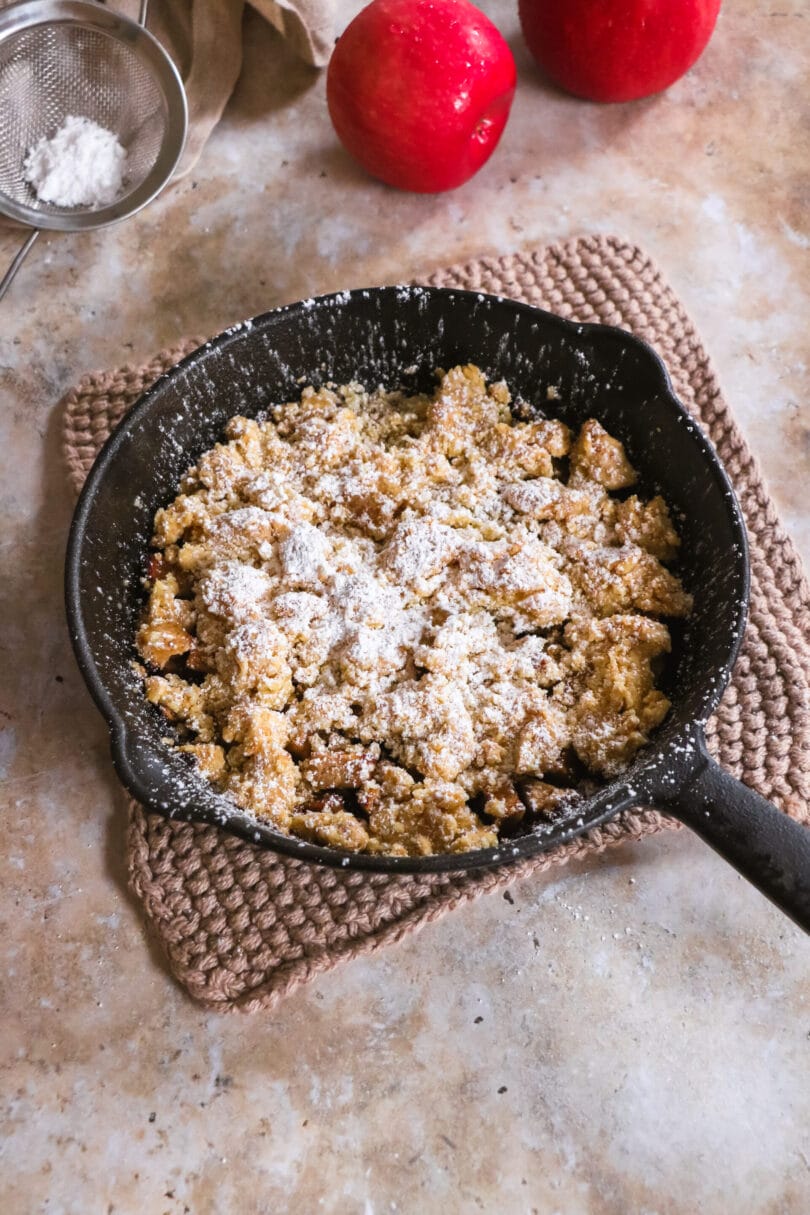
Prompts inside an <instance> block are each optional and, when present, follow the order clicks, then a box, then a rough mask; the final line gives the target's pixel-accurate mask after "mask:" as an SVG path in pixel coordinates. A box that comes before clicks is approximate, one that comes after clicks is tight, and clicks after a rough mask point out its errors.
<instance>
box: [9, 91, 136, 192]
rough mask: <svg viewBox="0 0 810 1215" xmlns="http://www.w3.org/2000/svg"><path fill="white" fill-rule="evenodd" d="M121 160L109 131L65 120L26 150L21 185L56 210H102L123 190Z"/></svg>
mask: <svg viewBox="0 0 810 1215" xmlns="http://www.w3.org/2000/svg"><path fill="white" fill-rule="evenodd" d="M126 160H127V154H126V151H125V150H124V148H123V147H122V146H121V144H120V143H119V142H118V140H117V139H116V137H115V135H114V134H113V132H112V131H108V130H107V129H106V127H102V126H99V124H98V123H97V122H93V120H92V119H91V118H78V117H77V116H76V115H75V114H69V115H68V116H67V117H66V118H65V120H64V122H63V123H62V125H61V126H60V127H59V129H58V130H57V131H56V132H55V133H54V134H53V135H51V136H45V135H43V137H42V138H41V139H40V140H39V142H38V143H36V144H34V146H33V147H32V148H31V149H30V150H29V152H28V155H27V156H26V158H25V163H24V165H23V171H24V174H25V180H26V181H27V182H28V183H29V185H31V186H32V187H33V189H34V191H35V193H36V195H37V197H38V198H39V199H40V200H41V201H42V202H48V203H52V204H53V206H56V207H104V206H107V205H108V204H109V203H112V202H115V200H116V198H118V197H119V196H120V195H121V193H122V190H123V186H124V173H125V170H126Z"/></svg>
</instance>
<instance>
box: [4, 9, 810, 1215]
mask: <svg viewBox="0 0 810 1215" xmlns="http://www.w3.org/2000/svg"><path fill="white" fill-rule="evenodd" d="M352 7H358V5H356V4H355V5H353V6H352ZM483 7H484V8H485V9H486V10H487V11H488V12H490V14H491V15H492V16H493V17H494V18H495V19H496V20H497V21H498V23H499V24H500V26H501V28H502V29H503V30H504V32H505V34H506V35H507V37H508V38H509V40H510V42H511V45H512V46H513V48H514V50H515V54H516V58H517V60H518V67H519V73H520V83H519V89H518V94H517V99H516V102H515V107H514V111H513V116H512V119H511V122H510V124H509V126H508V128H507V132H506V135H505V137H504V139H503V141H502V144H501V146H500V148H499V149H498V151H497V153H496V154H495V156H494V158H493V159H492V160H491V161H490V163H489V165H488V166H487V167H486V168H485V169H484V170H483V171H482V172H481V173H480V174H479V175H478V177H477V178H475V179H474V180H473V181H472V182H470V183H468V184H467V185H466V186H464V187H463V188H462V189H460V190H458V191H456V192H455V193H452V194H449V195H445V196H439V197H417V196H408V195H404V194H397V193H395V192H393V191H390V190H388V189H386V188H384V187H382V186H380V185H378V184H377V183H375V182H372V181H370V180H368V179H367V178H366V177H365V176H364V175H363V174H362V173H361V172H360V171H359V170H358V169H356V168H355V167H354V166H353V165H352V164H351V163H350V162H349V160H348V159H347V158H346V156H345V155H344V154H343V153H342V151H341V150H340V149H339V148H338V147H337V146H336V143H335V140H334V138H333V136H332V132H331V128H330V125H329V122H328V118H327V116H326V110H325V105H324V82H323V77H322V75H319V74H318V73H316V72H314V71H312V70H310V69H307V68H305V67H303V66H301V65H300V64H298V63H297V62H296V61H294V60H293V59H292V58H291V56H290V54H289V52H288V51H287V50H286V49H285V47H284V46H283V45H282V44H281V43H280V41H279V40H278V39H277V37H276V36H275V35H274V34H272V33H271V32H270V31H269V30H268V29H267V28H265V27H264V26H263V25H262V24H261V22H260V21H259V20H258V19H256V18H255V16H251V17H250V18H249V20H248V25H247V35H248V37H247V49H246V63H245V71H244V74H243V78H242V81H241V83H240V85H239V87H238V90H237V93H236V95H235V97H234V99H233V102H232V104H231V105H230V107H229V108H228V110H227V112H226V115H225V118H224V121H223V122H222V124H221V125H220V127H219V128H218V130H217V131H216V133H215V135H214V137H213V138H212V140H211V142H210V144H209V146H208V148H207V149H206V151H205V153H204V155H203V158H202V160H201V161H200V162H199V165H198V167H197V169H196V171H195V172H194V173H193V174H192V175H191V176H190V177H188V178H186V179H185V180H183V181H182V182H181V183H179V184H178V185H176V186H175V187H174V188H172V189H171V190H170V191H169V192H167V193H166V194H165V195H164V196H163V197H162V198H161V199H160V200H159V201H158V202H156V203H155V204H154V205H152V206H151V207H150V208H148V209H147V210H146V211H144V212H143V213H142V214H140V215H139V216H137V217H136V218H134V219H133V220H132V221H130V222H129V223H127V224H124V225H121V226H119V227H117V228H113V229H110V230H107V231H102V232H98V233H95V234H89V235H85V236H81V237H76V238H71V237H56V236H54V237H53V238H47V237H46V238H42V239H41V240H40V242H39V244H38V246H37V247H35V248H34V250H33V252H32V253H31V256H30V259H29V262H28V264H27V265H26V267H25V269H24V271H23V272H22V274H21V276H20V278H19V279H18V281H17V283H16V284H15V286H14V288H13V290H12V292H11V294H10V295H9V296H8V298H7V300H6V301H5V303H4V304H3V305H2V306H0V307H2V326H1V327H0V382H2V414H1V415H0V425H2V429H3V439H2V444H1V445H0V458H2V463H3V473H2V488H1V489H0V493H2V509H3V520H4V527H3V537H2V550H1V551H2V560H3V569H2V577H1V578H0V592H1V593H2V596H3V598H4V600H6V602H5V605H4V609H3V617H2V618H3V622H4V624H3V632H2V639H1V640H2V646H3V649H4V655H3V659H2V679H1V680H0V683H1V685H2V686H1V687H0V694H1V695H2V701H1V702H0V716H1V717H2V723H3V726H4V729H3V734H2V743H1V744H0V758H1V759H2V765H3V772H4V785H3V794H4V796H3V820H2V821H3V845H2V853H3V856H2V875H3V876H2V886H1V887H0V889H1V890H2V896H1V897H2V939H1V940H0V950H1V951H2V956H3V984H2V994H0V1001H2V1022H1V1024H0V1050H1V1051H2V1084H1V1085H0V1094H1V1095H2V1096H1V1100H2V1120H3V1127H2V1133H1V1134H0V1175H1V1176H2V1182H0V1187H1V1188H2V1194H3V1197H2V1199H0V1206H2V1210H3V1212H4V1215H28V1213H29V1212H34V1211H37V1212H38V1211H48V1212H80V1213H81V1215H94V1213H95V1212H101V1213H113V1212H114V1213H120V1212H132V1213H135V1215H153V1213H155V1215H162V1213H163V1212H167V1213H170V1215H175V1213H178V1215H179V1213H180V1212H193V1213H194V1215H197V1213H200V1212H222V1213H223V1215H231V1213H233V1212H240V1215H247V1213H250V1212H256V1213H258V1212H282V1211H293V1212H302V1213H304V1215H308V1213H309V1212H314V1211H320V1210H324V1211H331V1212H341V1213H342V1212H357V1213H358V1215H372V1213H373V1215H382V1213H383V1212H393V1211H399V1212H433V1211H442V1212H448V1213H451V1212H467V1211H476V1210H481V1211H487V1212H497V1213H499V1215H500V1213H508V1215H518V1213H520V1215H531V1213H532V1212H536V1213H537V1215H547V1213H548V1215H552V1213H553V1212H558V1213H560V1215H636V1213H638V1215H640V1213H641V1212H644V1213H646V1215H676V1213H677V1215H695V1213H696V1212H700V1213H701V1215H728V1213H729V1212H735V1213H740V1215H754V1213H756V1215H766V1213H767V1215H806V1212H808V1211H810V1068H809V1067H808V1063H809V1062H810V978H809V976H810V947H808V942H807V940H806V939H804V938H803V937H802V936H801V934H800V933H799V931H798V930H797V929H795V928H794V927H793V926H792V925H791V924H789V923H788V922H787V920H786V919H784V918H783V917H782V916H781V915H780V914H779V913H778V912H777V911H776V910H774V909H773V908H772V907H771V906H770V905H769V904H767V903H766V902H765V900H764V899H762V898H761V897H760V896H759V895H758V894H756V893H755V892H754V891H753V890H752V889H750V888H749V887H748V886H747V885H746V884H745V883H744V882H743V881H742V880H741V879H739V878H737V877H736V876H735V874H734V873H733V872H732V871H731V870H730V869H728V868H727V867H726V866H725V865H724V864H723V863H722V862H721V861H720V860H719V859H717V858H716V857H715V856H714V855H713V854H711V853H710V852H709V851H708V850H707V849H705V848H704V846H703V845H701V844H700V843H699V842H698V841H697V840H696V839H694V838H692V837H690V835H689V834H688V833H687V832H685V831H684V832H680V833H677V834H675V835H668V836H665V837H660V836H659V837H656V838H655V839H651V840H648V841H646V842H644V843H642V844H640V845H638V846H629V847H625V848H623V849H621V850H616V851H614V852H612V853H611V854H610V855H608V856H604V857H600V858H596V859H594V860H592V861H590V862H588V863H587V864H584V865H581V866H578V867H576V868H575V867H570V868H567V869H564V870H557V871H555V872H554V873H553V874H552V875H551V876H547V877H545V878H540V879H537V880H535V881H531V882H524V883H522V884H519V885H517V886H516V887H514V888H513V891H512V898H511V899H510V900H509V901H506V900H504V899H503V898H500V897H493V898H489V899H483V900H480V901H479V902H478V903H476V904H475V905H473V906H469V907H467V908H465V909H463V910H461V911H459V912H457V913H455V914H454V915H452V916H450V917H448V918H445V919H444V920H442V921H441V922H439V923H438V924H434V925H432V926H430V927H429V928H427V929H425V930H424V931H423V932H422V933H421V934H419V935H418V936H416V937H413V938H411V939H409V940H408V941H407V942H405V943H404V944H402V945H399V946H397V947H395V948H391V949H389V950H387V951H385V952H383V953H380V954H379V955H377V956H375V957H370V958H365V959H363V960H361V961H356V962H353V963H351V964H349V965H346V966H344V967H343V968H342V969H340V970H338V971H337V972H335V973H332V974H330V975H327V976H325V977H323V978H321V979H320V980H318V981H317V982H316V983H315V984H313V985H311V986H310V987H309V988H306V989H304V990H300V991H299V992H298V993H296V994H295V995H293V996H292V997H291V998H289V999H288V1000H287V1001H286V1002H285V1003H284V1004H283V1005H282V1006H281V1007H280V1008H279V1009H278V1010H277V1011H276V1012H275V1013H274V1014H273V1015H268V1016H257V1017H252V1018H246V1017H238V1016H237V1017H223V1016H219V1015H215V1014H211V1013H208V1012H205V1011H202V1010H201V1009H200V1008H199V1007H197V1006H196V1005H195V1004H193V1003H192V1002H191V1001H190V1000H189V999H188V998H187V997H186V996H185V994H184V993H183V992H182V991H181V990H180V989H179V988H178V987H177V986H176V984H175V983H174V982H173V980H172V979H171V978H170V976H169V974H168V972H167V969H166V966H165V964H164V962H163V960H162V958H161V956H160V955H159V952H158V950H157V949H156V948H155V947H153V945H152V944H150V942H149V940H148V938H147V937H146V936H145V933H144V929H143V926H142V924H141V921H140V919H139V915H138V910H137V907H136V906H135V904H134V902H133V900H132V898H131V897H130V895H129V894H128V892H127V889H126V883H125V874H124V870H123V862H122V857H123V835H124V822H125V819H124V813H123V808H122V798H121V795H120V793H119V792H118V790H117V787H116V782H115V779H114V777H113V775H112V771H111V767H110V764H109V760H108V751H107V740H106V737H105V730H104V727H103V724H102V721H101V719H100V717H99V716H98V714H97V712H96V711H95V709H94V708H93V706H92V705H91V703H90V700H89V697H88V695H87V693H86V691H85V689H84V686H83V684H82V682H81V680H80V678H79V675H78V673H77V670H76V668H75V665H74V662H73V659H72V656H71V653H70V649H69V645H68V639H67V635H66V630H65V625H64V622H63V614H62V601H61V565H62V556H63V551H64V545H65V536H66V529H67V524H68V520H69V517H70V511H71V501H70V497H69V494H68V491H67V489H66V485H65V477H64V473H63V469H62V467H61V465H60V462H59V454H58V426H59V419H58V411H57V409H56V405H57V402H58V401H59V398H60V396H61V394H62V393H63V392H64V390H65V389H66V388H67V387H68V386H69V385H71V384H72V383H73V382H74V381H75V380H76V378H77V377H78V376H79V375H80V374H81V373H82V372H84V371H86V370H89V369H92V368H99V367H108V366H112V365H115V364H118V363H120V362H122V361H127V360H136V359H140V358H142V357H143V356H146V355H148V354H149V353H150V352H152V351H153V350H155V349H157V348H159V347H161V346H163V345H165V344H168V343H171V342H173V341H174V340H175V339H177V338H178V337H180V336H182V335H186V334H190V333H196V334H204V333H208V332H215V331H217V330H218V329H220V328H222V327H224V326H225V325H227V324H229V323H231V322H233V321H235V320H237V319H239V318H241V317H244V316H248V315H251V314H253V313H256V312H260V311H263V310H265V309H266V308H268V307H270V306H272V305H275V304H277V303H281V302H283V301H289V300H293V299H297V298H300V297H302V296H307V295H312V294H316V293H319V292H322V291H326V290H331V289H334V288H343V287H348V286H361V285H369V284H373V283H380V282H386V281H397V280H402V279H407V278H409V277H412V276H414V275H418V274H421V273H425V272H427V271H429V270H431V269H433V268H437V267H439V266H441V265H443V264H446V263H449V262H452V261H457V260H461V259H464V258H468V257H471V256H473V255H477V254H480V253H498V252H506V251H511V250H517V249H525V248H530V247H532V246H535V245H538V244H542V243H545V242H547V241H549V240H555V239H562V238H565V237H568V236H572V235H576V234H579V233H583V232H592V231H602V232H619V233H621V234H622V235H625V236H628V237H630V238H631V239H633V240H635V241H637V242H638V243H639V244H641V245H643V246H644V247H645V248H646V249H647V250H649V251H650V252H651V253H652V254H653V256H654V257H655V258H656V260H657V261H658V262H659V264H660V265H661V266H662V268H663V269H664V271H665V274H666V275H667V276H668V278H669V279H670V281H671V282H672V283H673V284H674V286H675V287H676V289H677V290H678V292H679V293H680V294H681V296H682V298H683V300H684V301H685V303H686V305H687V308H688V309H689V311H690V312H691V314H692V316H693V317H694V319H695V321H696V322H697V325H698V328H699V330H700V331H701V333H702V335H703V337H704V339H705V340H706V343H707V345H708V347H709V349H710V350H711V352H712V353H713V356H714V359H715V362H716V365H717V368H718V370H719V373H720V377H721V380H722V382H723V384H724V387H725V390H726V392H727V395H728V397H729V399H730V400H731V402H732V403H733V405H734V408H735V410H736V412H737V416H738V417H739V419H740V422H741V424H742V426H743V428H744V430H745V432H746V434H747V436H748V438H749V440H750V443H751V445H752V447H753V448H754V451H755V452H756V454H757V455H758V457H759V459H760V460H761V462H762V465H763V467H764V470H765V473H766V476H767V478H768V481H769V483H770V485H771V488H772V490H773V492H774V494H775V496H776V498H777V500H778V502H779V505H780V508H781V510H782V513H783V516H784V519H785V521H786V523H787V525H788V527H789V529H790V531H791V532H792V534H793V536H794V537H795V539H796V540H797V542H798V544H799V547H800V548H801V549H802V551H803V553H804V556H805V558H808V557H810V505H808V485H809V484H810V368H809V367H808V363H810V330H809V329H808V320H807V318H808V312H809V311H810V90H809V89H808V77H809V76H810V11H808V9H807V5H806V0H778V3H777V2H776V0H774V3H767V4H763V3H760V2H758V0H727V2H726V4H725V6H724V12H723V15H722V17H721V21H720V24H719V26H718V30H717V33H716V36H715V38H714V40H713V42H712V44H711V45H710V47H709V49H708V51H707V52H706V54H705V56H704V57H703V59H702V60H701V62H700V63H699V64H698V66H697V67H696V68H695V69H694V70H693V71H692V72H691V73H690V74H689V76H688V77H687V78H685V79H684V80H682V81H681V82H680V83H678V84H677V85H676V86H675V87H673V88H672V89H671V90H670V92H669V93H668V94H667V95H665V96H662V97H658V98H655V99H652V100H649V101H645V102H641V103H638V104H635V105H627V106H618V107H607V108H601V107H597V106H591V105H588V104H586V103H584V102H579V101H576V100H574V99H572V98H568V97H565V96H562V95H561V94H559V93H557V92H555V91H553V90H552V89H551V88H550V87H549V86H547V85H546V84H545V83H544V82H543V81H542V80H541V78H540V76H539V74H537V73H536V72H535V71H534V70H533V69H532V66H531V64H530V62H529V60H528V57H527V54H526V52H525V50H524V48H523V47H522V44H521V41H520V36H519V32H518V23H517V16H516V5H515V4H514V3H512V0H491V2H486V0H485V2H484V4H483ZM14 247H15V241H14V239H13V238H12V237H11V236H9V235H8V234H7V233H6V234H3V235H2V236H0V253H2V255H3V257H4V258H7V257H9V256H10V254H11V252H12V250H13V248H14Z"/></svg>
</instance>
